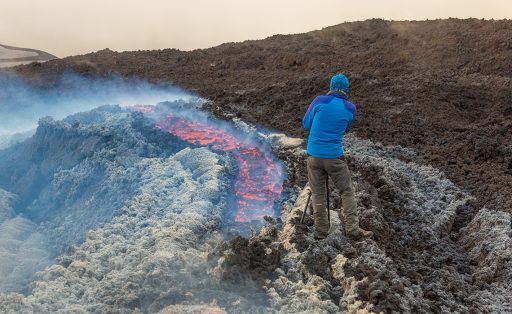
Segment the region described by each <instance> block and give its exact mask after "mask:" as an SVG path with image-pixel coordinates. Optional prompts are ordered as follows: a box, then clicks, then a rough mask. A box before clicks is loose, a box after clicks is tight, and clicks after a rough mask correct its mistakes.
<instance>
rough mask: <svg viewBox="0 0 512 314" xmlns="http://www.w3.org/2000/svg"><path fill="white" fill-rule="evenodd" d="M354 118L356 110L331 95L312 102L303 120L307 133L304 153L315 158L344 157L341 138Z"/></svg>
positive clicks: (344, 101) (343, 97) (334, 95)
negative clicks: (308, 130) (306, 144)
mask: <svg viewBox="0 0 512 314" xmlns="http://www.w3.org/2000/svg"><path fill="white" fill-rule="evenodd" d="M355 117H356V106H355V105H354V104H353V103H351V102H350V101H348V100H347V97H345V96H342V95H340V94H336V93H331V94H329V95H323V96H318V97H316V98H315V100H313V102H312V103H311V105H310V106H309V108H308V111H307V112H306V114H305V115H304V118H303V119H302V124H303V125H304V128H305V129H310V132H309V138H308V146H307V152H308V155H311V156H313V157H318V158H338V157H341V156H343V136H344V135H345V132H346V131H347V130H348V129H349V128H350V126H351V125H352V122H353V121H354V120H355Z"/></svg>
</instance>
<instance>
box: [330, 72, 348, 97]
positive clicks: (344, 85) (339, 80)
mask: <svg viewBox="0 0 512 314" xmlns="http://www.w3.org/2000/svg"><path fill="white" fill-rule="evenodd" d="M349 87H350V83H349V82H348V78H347V77H346V76H345V75H343V74H336V75H335V76H333V77H332V79H331V91H333V90H335V89H339V90H342V91H344V92H345V93H348V88H349Z"/></svg>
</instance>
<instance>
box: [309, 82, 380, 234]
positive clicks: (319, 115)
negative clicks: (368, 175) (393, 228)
mask: <svg viewBox="0 0 512 314" xmlns="http://www.w3.org/2000/svg"><path fill="white" fill-rule="evenodd" d="M349 87H350V83H349V80H348V78H347V77H346V76H345V75H343V74H336V75H334V76H333V77H332V79H331V85H330V92H329V93H328V94H327V95H321V96H318V97H316V98H315V99H314V100H313V102H312V103H311V105H310V106H309V108H308V110H307V112H306V114H305V115H304V118H303V119H302V124H303V126H304V128H305V129H309V130H310V132H309V137H308V144H307V153H308V159H307V169H308V178H309V184H310V187H311V192H312V198H313V219H314V222H315V239H317V240H320V239H324V238H326V237H327V235H328V233H329V227H330V226H329V221H328V219H327V208H326V205H325V203H326V202H325V195H326V185H325V181H326V180H327V178H328V177H327V176H329V177H330V178H331V179H332V181H333V182H334V185H335V186H336V188H337V189H339V190H340V193H341V198H342V205H343V213H340V220H341V221H342V223H343V225H344V229H345V235H346V236H347V237H350V238H352V239H355V240H358V239H361V238H370V237H372V236H373V232H371V231H366V230H364V229H362V228H361V227H360V226H359V216H358V212H357V203H356V198H355V189H354V185H353V184H352V179H351V173H350V170H349V169H348V165H347V162H346V160H345V156H344V151H343V137H344V135H345V132H346V131H347V130H348V129H349V128H350V127H351V126H352V123H353V122H354V120H355V117H356V106H355V105H354V104H353V103H351V102H350V101H349V100H348V90H349Z"/></svg>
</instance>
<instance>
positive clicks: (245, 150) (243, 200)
mask: <svg viewBox="0 0 512 314" xmlns="http://www.w3.org/2000/svg"><path fill="white" fill-rule="evenodd" d="M133 110H136V111H140V112H143V113H154V112H155V107H154V106H145V105H138V106H134V107H133ZM155 121H156V127H157V128H159V129H162V130H165V131H167V132H169V133H170V134H172V135H174V136H177V137H179V138H181V139H182V140H185V141H187V142H189V143H191V144H195V145H202V146H207V147H209V148H211V149H214V150H220V151H224V152H229V153H232V154H233V155H234V156H235V159H236V161H237V164H238V176H237V180H236V182H235V196H236V204H237V211H236V214H235V217H234V218H235V221H237V222H251V221H254V220H257V221H259V220H262V219H263V217H265V216H275V213H274V206H275V204H276V202H277V201H278V200H279V199H280V197H281V193H282V191H283V169H282V166H281V164H280V163H279V162H278V161H276V160H275V159H274V158H273V157H272V156H271V155H270V154H269V153H267V152H264V151H263V150H261V149H260V148H259V147H258V146H257V145H254V144H248V143H247V142H246V141H243V140H242V139H241V138H240V137H239V136H237V135H236V134H231V133H229V132H228V131H226V130H223V129H222V128H220V127H218V126H215V125H212V124H208V123H204V122H195V121H191V120H188V119H187V118H184V117H177V116H174V115H172V114H169V113H166V114H163V115H161V116H157V117H156V118H155Z"/></svg>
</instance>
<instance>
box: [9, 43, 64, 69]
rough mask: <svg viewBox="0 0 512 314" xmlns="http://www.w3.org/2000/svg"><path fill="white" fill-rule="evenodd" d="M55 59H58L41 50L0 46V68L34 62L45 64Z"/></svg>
mask: <svg viewBox="0 0 512 314" xmlns="http://www.w3.org/2000/svg"><path fill="white" fill-rule="evenodd" d="M53 59H57V57H56V56H54V55H51V54H49V53H47V52H44V51H41V50H35V49H28V48H17V47H12V46H7V45H2V44H0V68H3V67H12V66H15V65H21V64H27V63H32V62H45V61H49V60H53Z"/></svg>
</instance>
